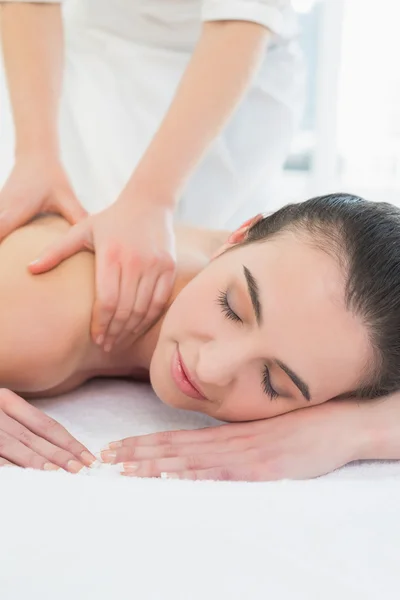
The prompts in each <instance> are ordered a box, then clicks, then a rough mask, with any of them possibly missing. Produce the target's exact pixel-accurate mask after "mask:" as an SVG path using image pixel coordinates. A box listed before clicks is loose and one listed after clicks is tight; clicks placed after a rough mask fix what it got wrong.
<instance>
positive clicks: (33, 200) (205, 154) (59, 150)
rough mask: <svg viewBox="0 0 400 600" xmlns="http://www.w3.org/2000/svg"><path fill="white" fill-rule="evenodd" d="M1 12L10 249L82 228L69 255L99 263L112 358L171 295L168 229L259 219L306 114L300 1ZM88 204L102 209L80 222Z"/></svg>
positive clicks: (100, 322)
mask: <svg viewBox="0 0 400 600" xmlns="http://www.w3.org/2000/svg"><path fill="white" fill-rule="evenodd" d="M2 4H4V6H3V7H2V14H1V17H2V18H1V22H2V31H1V37H2V44H3V53H4V63H5V67H6V73H7V79H8V88H9V91H10V98H11V104H12V110H13V117H14V125H15V134H16V153H15V163H14V167H13V169H12V171H11V174H10V176H9V178H8V180H7V181H6V183H5V186H4V189H3V190H2V193H1V195H0V238H2V237H4V236H5V235H7V234H8V233H10V232H11V231H12V230H13V229H15V228H16V227H18V226H20V225H22V224H24V223H26V222H28V221H29V219H30V218H32V217H33V216H34V215H35V214H38V213H39V212H41V211H42V212H43V211H48V210H51V211H52V212H57V213H60V214H61V215H63V216H64V217H65V218H66V219H67V220H68V221H69V222H70V223H77V222H78V221H80V223H79V225H78V226H77V228H75V229H73V230H72V231H71V232H70V234H69V235H68V236H67V238H66V239H65V242H64V243H63V244H62V250H63V254H64V255H65V253H67V252H69V253H71V252H76V251H77V250H79V249H80V248H81V247H91V248H94V249H95V250H96V297H97V303H96V310H95V311H94V313H93V323H92V336H93V339H94V340H96V341H97V343H98V344H99V345H100V346H101V347H103V348H104V349H106V348H107V349H108V348H111V347H112V346H113V344H114V343H115V341H116V339H117V337H118V336H119V335H120V333H121V332H122V331H123V330H127V331H130V332H132V331H134V330H136V331H138V332H141V331H143V330H144V329H145V327H146V322H147V321H146V315H147V317H148V318H150V319H151V317H152V315H153V314H154V313H156V314H160V313H161V311H162V308H163V307H164V305H165V303H166V302H167V300H168V298H169V296H170V293H171V290H172V285H173V279H174V274H175V250H174V247H175V243H174V233H173V227H172V221H173V216H174V215H175V216H176V217H177V218H179V219H180V220H184V221H186V222H189V223H192V224H194V225H201V226H209V227H211V226H212V227H221V226H223V225H225V224H226V222H227V221H228V220H231V224H232V222H233V223H239V222H241V220H242V219H244V216H245V215H247V217H249V216H251V215H252V214H255V212H256V211H257V210H260V202H262V205H263V206H264V198H265V189H266V184H267V183H270V182H271V180H272V179H273V178H274V176H275V175H276V174H277V173H278V171H279V169H280V167H281V165H282V163H283V161H284V159H285V156H286V153H287V150H288V147H289V142H290V138H291V134H292V132H293V129H294V127H295V123H296V121H297V119H298V116H299V112H300V109H301V97H302V87H303V86H302V69H301V59H300V56H299V52H298V46H297V42H296V35H297V29H296V23H295V18H294V12H293V10H292V9H291V6H290V5H291V3H290V0H283V1H282V0H256V1H251V2H249V1H248V0H236V1H235V2H231V1H230V0H184V1H182V0H156V1H153V2H148V1H147V0H135V1H132V0H119V1H118V2H115V1H112V0H71V1H69V2H66V3H65V11H64V13H63V14H62V13H61V8H60V2H57V0H56V1H53V0H50V1H49V0H45V2H43V1H37V0H34V2H24V1H22V2H21V1H20V0H14V1H12V0H11V2H10V1H5V2H4V1H3V2H2ZM64 39H65V66H66V68H65V78H64V86H63V90H64V94H63V99H62V102H61V105H60V108H61V121H60V134H59V127H58V118H57V117H58V107H59V100H60V95H61V82H62V79H63V77H62V75H63V71H64V69H63V62H64V61H63V56H64V43H63V42H64ZM267 46H268V50H267ZM27 98H29V102H27ZM242 100H243V103H242V104H241V105H240V106H239V104H240V103H241V101H242ZM3 114H4V111H3ZM9 148H11V145H10V144H8V152H4V154H5V156H2V157H1V164H2V165H3V164H4V163H8V164H10V162H11V160H10V153H9ZM64 167H65V168H64ZM69 177H71V181H72V186H71V183H70V181H69ZM74 189H75V191H76V193H77V198H78V199H79V201H78V200H77V198H76V197H75V194H74V191H73V190H74ZM114 201H115V202H114ZM113 202H114V203H113ZM81 203H82V204H83V206H84V207H85V209H87V210H89V211H91V212H93V211H98V210H100V209H103V210H101V212H99V213H98V214H96V215H93V216H91V217H88V218H87V219H84V217H85V214H86V213H85V210H84V209H83V207H82V205H81ZM112 203H113V204H112ZM257 205H258V206H257ZM107 207H108V208H107ZM132 234H133V235H132ZM133 240H135V241H134V243H133ZM110 256H111V257H110ZM56 259H57V257H56ZM54 260H55V257H54V255H53V260H52V261H51V262H52V264H54ZM44 264H45V265H47V267H46V268H49V262H48V261H46V262H45V263H43V262H41V263H40V265H41V267H42V268H43V267H44ZM110 296H111V304H110ZM131 306H133V311H132V312H131V311H130V308H131ZM129 317H130V318H129ZM147 320H148V319H147Z"/></svg>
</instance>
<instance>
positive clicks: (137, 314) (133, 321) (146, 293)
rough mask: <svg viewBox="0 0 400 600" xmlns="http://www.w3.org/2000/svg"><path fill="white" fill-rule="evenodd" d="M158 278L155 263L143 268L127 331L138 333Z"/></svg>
mask: <svg viewBox="0 0 400 600" xmlns="http://www.w3.org/2000/svg"><path fill="white" fill-rule="evenodd" d="M157 279H158V269H157V268H155V265H152V266H151V267H147V269H146V270H144V272H143V274H142V277H141V278H140V282H139V285H138V289H137V292H136V298H135V304H134V306H133V310H132V314H131V318H130V319H129V331H131V332H135V333H140V332H141V331H142V327H141V324H142V322H143V320H144V318H145V317H146V315H147V312H148V310H149V306H150V304H151V299H152V296H153V293H154V289H155V287H156V283H157Z"/></svg>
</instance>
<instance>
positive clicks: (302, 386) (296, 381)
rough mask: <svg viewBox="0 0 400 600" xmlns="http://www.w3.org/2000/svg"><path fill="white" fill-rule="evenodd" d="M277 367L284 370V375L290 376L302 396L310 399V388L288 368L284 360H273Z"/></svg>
mask: <svg viewBox="0 0 400 600" xmlns="http://www.w3.org/2000/svg"><path fill="white" fill-rule="evenodd" d="M274 362H275V363H276V364H277V365H278V367H280V368H281V369H282V371H285V373H286V375H288V377H290V379H291V380H292V381H293V383H294V385H295V386H296V387H297V388H298V389H299V390H300V392H301V393H302V394H303V396H304V398H305V399H306V400H308V401H310V400H311V395H310V388H309V387H308V385H307V384H306V383H305V382H304V381H303V380H302V378H301V377H299V376H298V375H296V373H295V372H294V371H292V369H290V367H288V366H287V365H286V364H285V363H284V362H282V361H281V360H278V359H277V358H276V359H275V361H274Z"/></svg>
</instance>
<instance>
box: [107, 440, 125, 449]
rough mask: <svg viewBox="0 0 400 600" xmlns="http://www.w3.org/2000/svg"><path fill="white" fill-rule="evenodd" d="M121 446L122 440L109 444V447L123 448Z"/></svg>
mask: <svg viewBox="0 0 400 600" xmlns="http://www.w3.org/2000/svg"><path fill="white" fill-rule="evenodd" d="M121 446H122V442H110V443H109V444H108V447H107V449H108V448H121Z"/></svg>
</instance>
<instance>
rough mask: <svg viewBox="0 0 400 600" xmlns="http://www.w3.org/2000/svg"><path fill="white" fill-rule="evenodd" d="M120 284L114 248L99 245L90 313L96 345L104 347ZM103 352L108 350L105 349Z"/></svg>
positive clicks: (117, 250)
mask: <svg viewBox="0 0 400 600" xmlns="http://www.w3.org/2000/svg"><path fill="white" fill-rule="evenodd" d="M120 284H121V262H120V253H119V249H118V247H116V246H112V245H111V246H108V247H107V248H103V246H102V245H101V244H99V249H98V254H97V260H96V299H95V301H94V305H93V311H92V325H91V334H92V338H93V340H94V341H95V343H96V344H98V345H99V346H103V345H104V341H105V339H106V335H107V331H108V328H109V326H110V323H111V321H112V319H113V317H114V315H115V311H116V310H117V306H118V301H119V296H120ZM104 349H105V350H110V348H109V347H105V348H104Z"/></svg>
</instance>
